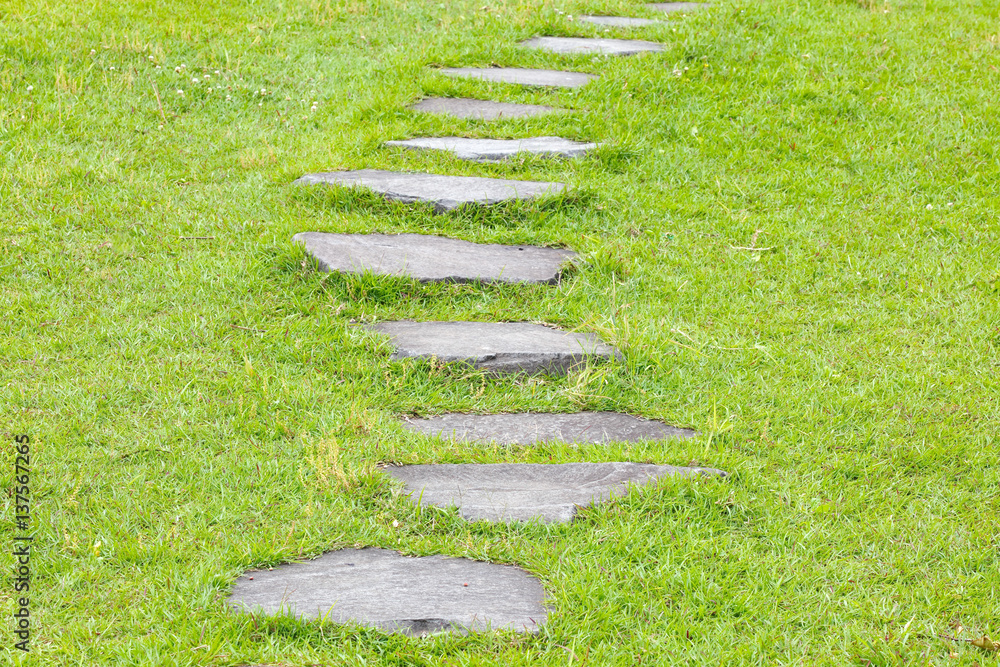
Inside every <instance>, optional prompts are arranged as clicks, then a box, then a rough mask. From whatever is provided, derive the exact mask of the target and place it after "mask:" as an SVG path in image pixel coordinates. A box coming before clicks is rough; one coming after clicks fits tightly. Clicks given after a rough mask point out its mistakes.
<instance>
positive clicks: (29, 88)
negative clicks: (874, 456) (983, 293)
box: [28, 86, 950, 206]
mask: <svg viewBox="0 0 1000 667" xmlns="http://www.w3.org/2000/svg"><path fill="white" fill-rule="evenodd" d="M34 89H35V87H34V86H28V92H29V93H30V92H31V91H33V90H34ZM949 206H950V204H949Z"/></svg>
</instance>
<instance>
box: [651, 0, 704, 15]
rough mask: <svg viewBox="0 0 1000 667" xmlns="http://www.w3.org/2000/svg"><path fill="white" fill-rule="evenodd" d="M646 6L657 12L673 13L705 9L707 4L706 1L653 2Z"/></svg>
mask: <svg viewBox="0 0 1000 667" xmlns="http://www.w3.org/2000/svg"><path fill="white" fill-rule="evenodd" d="M646 6H647V7H649V8H650V9H655V10H656V11H659V12H668V13H671V14H673V13H676V12H693V11H697V10H699V9H705V8H706V7H708V6H709V4H708V3H707V2H653V3H649V4H647V5H646Z"/></svg>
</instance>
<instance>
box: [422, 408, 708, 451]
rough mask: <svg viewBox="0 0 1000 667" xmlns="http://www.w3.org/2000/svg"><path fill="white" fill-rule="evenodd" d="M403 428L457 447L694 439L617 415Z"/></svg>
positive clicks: (473, 419)
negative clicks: (462, 445)
mask: <svg viewBox="0 0 1000 667" xmlns="http://www.w3.org/2000/svg"><path fill="white" fill-rule="evenodd" d="M403 427H404V428H407V429H409V430H411V431H416V432H417V433H423V434H425V435H434V436H438V437H441V438H447V439H449V440H454V441H456V442H477V443H497V444H501V445H534V444H537V443H539V442H570V443H590V444H599V443H607V442H640V441H643V440H666V439H668V438H693V437H694V436H696V435H698V434H697V433H696V432H695V431H692V430H691V429H686V428H677V427H674V426H668V425H667V424H664V423H663V422H659V421H653V420H651V419H642V418H640V417H633V416H632V415H625V414H621V413H619V412H575V413H568V414H564V413H545V412H542V413H535V412H522V413H518V414H507V415H468V414H460V413H454V414H446V415H441V416H438V417H430V418H428V419H407V420H404V421H403Z"/></svg>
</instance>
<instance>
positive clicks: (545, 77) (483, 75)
mask: <svg viewBox="0 0 1000 667" xmlns="http://www.w3.org/2000/svg"><path fill="white" fill-rule="evenodd" d="M438 71H439V72H441V73H442V74H444V75H446V76H454V77H467V78H472V79H482V80H483V81H496V82H498V83H516V84H519V85H522V86H550V87H554V88H579V87H580V86H585V85H587V84H588V83H590V81H591V80H592V79H596V78H597V75H595V74H584V73H582V72H561V71H559V70H554V69H523V68H520V67H448V68H446V69H442V70H438Z"/></svg>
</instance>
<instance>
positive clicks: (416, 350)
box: [370, 321, 621, 375]
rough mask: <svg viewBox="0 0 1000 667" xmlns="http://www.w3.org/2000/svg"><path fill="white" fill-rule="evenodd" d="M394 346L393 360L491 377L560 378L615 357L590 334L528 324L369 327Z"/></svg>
mask: <svg viewBox="0 0 1000 667" xmlns="http://www.w3.org/2000/svg"><path fill="white" fill-rule="evenodd" d="M370 328H371V329H372V330H373V331H377V332H379V333H383V334H387V335H388V336H390V337H391V338H392V342H393V344H394V345H395V346H396V353H395V354H394V355H393V359H404V358H408V357H413V358H418V359H430V358H436V359H437V360H438V361H442V362H459V363H465V364H470V365H472V366H474V367H476V368H481V369H483V370H486V371H489V372H491V373H496V374H501V373H518V372H524V373H549V374H553V375H555V374H563V373H565V372H566V371H567V370H569V369H571V368H576V367H579V366H582V365H584V364H585V363H587V361H589V360H594V359H608V358H612V357H615V358H618V357H620V356H621V354H620V353H619V352H618V351H617V350H616V349H615V348H613V347H611V346H610V345H606V344H605V343H602V342H601V341H600V340H599V339H598V338H597V336H596V335H594V334H592V333H570V332H567V331H560V330H558V329H551V328H549V327H545V326H542V325H540V324H530V323H528V322H410V321H401V322H383V323H382V324H375V325H371V327H370Z"/></svg>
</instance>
